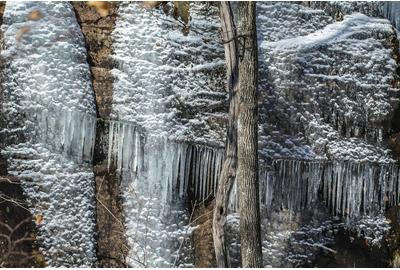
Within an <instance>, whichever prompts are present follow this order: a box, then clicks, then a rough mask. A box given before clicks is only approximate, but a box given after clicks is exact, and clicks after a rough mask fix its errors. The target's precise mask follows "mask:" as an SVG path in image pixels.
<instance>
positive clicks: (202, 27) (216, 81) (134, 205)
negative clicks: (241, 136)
mask: <svg viewBox="0 0 400 270" xmlns="http://www.w3.org/2000/svg"><path fill="white" fill-rule="evenodd" d="M168 5H169V4H168ZM171 10H172V9H171ZM190 13H191V14H190V15H191V21H190V29H189V31H188V33H184V32H185V29H183V28H182V25H180V24H179V23H178V22H177V21H176V20H175V19H174V18H173V17H172V16H166V15H165V14H164V12H163V11H161V10H157V9H156V10H153V12H148V11H146V10H143V9H142V8H140V3H121V4H120V6H119V14H118V18H117V21H116V27H115V30H114V32H113V34H112V36H113V51H114V56H113V57H114V59H115V60H116V63H117V67H116V68H115V69H114V70H112V73H113V75H114V76H115V80H114V84H113V88H114V92H113V108H112V114H111V118H112V121H110V124H109V151H108V160H109V168H110V169H111V170H112V169H113V168H116V169H117V171H119V172H120V173H121V178H122V187H123V198H124V211H125V215H124V216H125V223H126V232H127V238H128V243H129V245H130V247H131V250H130V252H129V256H128V259H127V261H128V263H129V265H130V266H137V267H141V266H152V267H163V266H164V267H165V266H168V267H173V266H190V265H192V264H193V261H194V260H193V258H192V256H193V254H192V252H193V251H192V248H191V244H190V241H189V237H190V233H191V229H190V225H189V223H190V222H189V216H190V213H189V212H188V211H189V210H188V209H189V208H190V207H188V202H189V201H188V200H187V199H188V196H190V197H191V198H194V199H196V200H197V201H198V202H200V201H202V200H206V199H207V198H209V197H210V196H212V194H213V192H214V190H215V188H216V183H217V180H218V172H219V168H220V166H221V163H222V159H223V150H222V149H221V146H222V145H223V138H224V136H225V131H224V127H223V123H224V121H223V118H224V117H225V114H224V113H223V112H224V110H225V106H226V102H225V101H226V93H225V89H224V85H223V78H224V51H223V46H222V45H221V44H220V43H219V42H218V36H219V35H218V25H219V18H218V8H217V7H216V6H214V5H213V4H211V3H191V7H190ZM127 37H129V38H128V39H127ZM204 108H207V110H204ZM206 145H208V146H206ZM180 245H182V247H180Z"/></svg>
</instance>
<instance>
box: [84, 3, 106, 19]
mask: <svg viewBox="0 0 400 270" xmlns="http://www.w3.org/2000/svg"><path fill="white" fill-rule="evenodd" d="M88 6H89V7H93V8H94V9H95V10H96V11H97V13H99V14H100V16H101V17H105V16H107V15H108V13H109V11H110V8H111V7H110V4H109V3H108V2H107V1H88Z"/></svg>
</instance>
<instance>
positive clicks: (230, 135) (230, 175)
mask: <svg viewBox="0 0 400 270" xmlns="http://www.w3.org/2000/svg"><path fill="white" fill-rule="evenodd" d="M220 11H221V28H222V39H223V42H224V48H225V60H226V70H227V90H228V93H229V99H230V107H229V123H228V127H227V138H226V148H225V161H224V164H223V166H222V171H221V174H220V177H219V184H218V190H217V194H216V196H215V209H214V216H213V240H214V248H215V257H216V262H217V266H218V267H224V268H226V267H229V266H228V252H227V248H226V243H225V223H226V215H227V207H228V202H229V194H230V192H231V189H232V186H233V183H234V180H235V177H236V166H237V114H238V106H237V95H236V93H237V90H238V51H237V40H236V29H235V24H234V20H233V13H232V9H231V6H230V4H229V2H221V6H220Z"/></svg>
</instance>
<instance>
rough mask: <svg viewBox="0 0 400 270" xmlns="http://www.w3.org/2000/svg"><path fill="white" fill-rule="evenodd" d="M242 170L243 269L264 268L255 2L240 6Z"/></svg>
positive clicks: (240, 134)
mask: <svg viewBox="0 0 400 270" xmlns="http://www.w3.org/2000/svg"><path fill="white" fill-rule="evenodd" d="M238 20H239V22H238V37H242V38H241V41H242V42H241V43H242V44H241V51H242V55H241V56H240V57H241V60H240V61H239V92H238V96H239V116H238V168H237V178H236V179H237V182H238V185H239V194H238V195H239V198H238V199H239V215H240V239H241V256H242V266H243V267H262V253H261V235H260V232H261V228H260V205H259V183H258V136H257V131H258V125H257V77H258V76H257V73H258V62H257V36H256V4H255V2H239V6H238Z"/></svg>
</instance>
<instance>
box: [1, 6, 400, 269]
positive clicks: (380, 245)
mask: <svg viewBox="0 0 400 270" xmlns="http://www.w3.org/2000/svg"><path fill="white" fill-rule="evenodd" d="M385 5H386V4H385ZM385 5H380V4H379V3H378V4H377V5H375V4H371V5H370V4H365V3H359V4H350V5H346V4H343V3H326V4H321V3H319V4H318V3H313V2H312V3H310V4H307V5H301V4H299V3H289V2H276V3H258V22H257V24H258V34H259V36H258V42H259V48H260V53H259V56H260V58H259V62H260V87H259V88H260V100H259V106H260V107H259V108H260V119H259V123H260V125H259V135H260V136H259V149H260V162H261V164H262V166H261V171H260V181H261V191H260V192H261V203H262V234H263V256H264V262H265V266H275V267H277V266H292V267H293V266H313V265H335V263H336V265H346V264H351V263H356V264H358V265H360V266H361V265H363V263H365V264H366V265H368V263H370V261H368V259H367V258H365V259H359V260H354V257H357V256H358V255H357V254H356V253H351V254H352V255H351V256H348V255H346V254H348V252H349V250H350V249H351V248H349V247H350V246H351V247H354V249H357V250H361V249H362V248H364V250H363V251H362V252H361V251H360V254H364V255H365V254H368V256H369V257H371V258H378V257H379V258H380V260H379V265H387V264H389V260H390V254H389V251H387V250H390V252H391V253H392V254H394V255H393V256H392V258H394V261H396V258H397V257H396V252H397V251H396V250H397V236H396V235H397V234H396V233H397V230H398V229H396V228H397V227H396V226H391V225H390V224H393V221H394V220H396V219H397V214H396V213H397V212H396V211H395V210H393V209H394V208H392V210H391V212H390V213H389V214H388V215H387V216H388V217H389V218H390V220H391V223H390V222H389V221H388V219H387V218H385V216H384V212H385V211H386V209H387V208H389V207H391V206H393V205H397V204H398V203H399V199H400V191H399V186H400V185H399V167H398V164H397V161H396V159H397V155H396V149H397V148H398V145H397V144H398V143H397V141H396V138H397V137H396V136H397V135H396V134H397V133H398V132H399V129H398V124H396V123H398V121H397V120H393V119H396V117H397V116H398V103H399V96H398V86H399V84H398V75H399V74H398V61H399V58H398V48H399V46H398V39H397V36H396V31H394V29H393V27H392V25H395V26H397V24H396V23H397V22H396V20H395V19H394V17H393V16H392V15H390V16H389V15H388V14H394V13H395V12H396V10H397V9H395V8H393V7H391V8H387V9H385V10H384V9H382V6H384V7H387V6H385ZM171 8H172V7H171V5H169V4H167V5H165V6H164V7H163V8H162V9H161V8H159V9H155V10H151V11H149V10H146V9H144V8H143V7H142V5H141V4H140V3H113V4H110V5H109V6H108V12H109V13H108V15H107V16H104V17H101V16H100V15H99V14H98V13H97V12H96V11H95V10H94V9H93V8H90V7H89V6H88V5H87V4H86V3H84V2H73V3H71V4H69V3H57V4H56V3H51V4H47V3H41V4H38V3H18V4H17V3H14V4H8V3H7V6H6V12H5V15H4V16H3V17H4V22H3V24H2V30H3V32H4V37H3V43H4V48H3V50H2V54H1V55H2V60H3V64H2V75H3V78H2V84H1V86H2V92H1V94H2V95H1V97H0V100H1V105H2V107H1V109H2V111H1V114H0V116H1V118H0V127H1V131H0V136H1V138H2V140H1V141H0V148H1V150H2V151H1V154H2V155H3V157H4V158H3V160H0V170H1V171H0V172H1V174H3V175H6V174H7V176H6V177H5V179H18V181H21V183H22V185H21V187H22V189H13V188H12V187H11V186H9V183H5V185H6V186H5V189H6V190H7V192H9V195H13V196H14V195H15V194H16V193H18V196H17V195H15V196H17V197H18V198H19V199H24V197H23V196H25V199H26V200H27V207H28V209H29V210H30V213H28V212H24V214H22V213H21V215H19V214H18V215H17V216H18V220H12V221H11V220H10V221H8V220H9V217H10V215H9V212H7V211H9V210H10V209H8V208H7V207H9V206H10V204H5V205H6V207H5V208H0V210H1V211H0V218H2V219H3V220H7V222H14V223H13V224H17V222H19V220H20V219H22V218H25V216H26V217H28V218H29V215H30V214H33V215H34V218H35V219H36V218H39V220H37V223H38V226H37V234H38V240H39V241H38V244H39V246H40V250H41V251H42V253H43V255H44V258H45V264H46V265H49V266H93V265H97V266H102V267H115V266H118V267H124V266H137V267H142V266H154V267H155V266H169V267H173V266H193V265H194V266H199V267H205V266H207V267H210V266H214V264H215V258H214V254H213V245H212V233H211V228H212V227H211V221H212V197H213V194H214V191H215V189H216V186H217V183H218V173H219V170H220V166H221V164H222V160H223V143H224V135H225V134H224V133H225V123H226V119H227V114H226V112H227V100H226V93H225V90H224V83H223V82H224V56H223V55H224V52H223V46H222V44H221V42H220V40H219V18H218V7H217V6H216V5H215V4H213V3H192V4H191V6H190V12H191V23H190V25H189V28H187V27H183V26H182V25H181V24H180V23H179V22H177V21H176V20H175V19H174V18H172V17H171V16H170V14H171V13H172V10H171ZM355 11H362V12H363V13H365V14H367V15H370V16H366V15H362V14H358V13H355ZM376 16H383V17H387V18H388V19H389V20H390V21H388V20H386V19H382V18H377V17H376ZM49 56H51V57H49ZM54 60H57V61H54ZM32 63H37V64H36V65H34V66H32ZM72 67H73V68H72ZM392 150H393V151H392ZM10 175H11V176H12V177H11V176H10ZM13 181H14V180H13ZM94 186H95V187H96V188H94ZM22 190H23V194H22ZM235 193H236V189H234V190H233V194H232V196H231V205H230V215H229V218H228V220H229V222H228V226H227V230H228V234H229V250H230V263H231V266H240V262H239V258H240V254H239V250H240V249H239V247H240V240H239V237H238V222H239V221H238V215H237V201H236V199H235V198H236V197H235V196H236V195H235ZM2 207H3V206H2ZM7 209H8V210H7ZM15 211H17V210H15ZM66 220H68V221H71V222H70V223H67V222H65V221H66ZM0 221H1V220H0ZM29 226H30V227H29V228H28V230H30V231H32V232H35V229H34V228H33V227H34V226H33V224H32V223H30V225H29ZM95 226H96V227H95ZM350 239H356V240H355V241H354V243H350ZM339 241H342V242H343V241H345V242H346V241H347V242H346V243H349V244H348V245H347V244H346V245H347V246H346V245H345V246H343V245H342V246H341V245H339ZM350 244H351V245H350ZM23 248H27V249H26V250H27V251H29V248H30V249H31V248H32V243H30V244H29V245H28V246H26V247H23ZM364 251H365V252H364ZM67 254H69V255H67ZM70 254H72V256H70ZM333 254H336V255H333ZM374 256H375V257H374ZM318 258H324V260H321V259H318ZM39 261H40V259H39ZM30 263H33V262H30Z"/></svg>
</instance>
